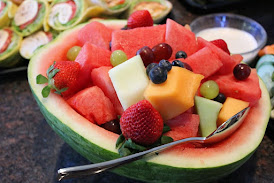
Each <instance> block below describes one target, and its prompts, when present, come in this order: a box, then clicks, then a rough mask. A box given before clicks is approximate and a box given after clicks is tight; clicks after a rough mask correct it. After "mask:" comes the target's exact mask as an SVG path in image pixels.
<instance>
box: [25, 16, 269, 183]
mask: <svg viewBox="0 0 274 183" xmlns="http://www.w3.org/2000/svg"><path fill="white" fill-rule="evenodd" d="M100 23H102V24H104V25H105V26H107V27H109V28H111V29H116V30H118V29H121V28H122V27H124V26H125V25H126V23H127V22H126V21H125V20H100ZM85 25H86V24H81V25H79V26H77V27H75V28H72V29H70V30H66V31H65V32H63V33H62V34H60V35H59V36H58V37H57V38H56V39H55V40H54V41H52V42H51V43H49V44H47V45H46V46H44V47H43V48H41V49H40V50H39V51H38V52H37V53H36V54H35V55H34V56H33V57H32V59H31V60H30V63H29V66H28V81H29V85H30V88H31V91H32V93H33V96H34V98H35V100H36V101H37V104H38V106H39V108H40V110H41V112H42V113H43V115H44V117H45V119H46V121H47V122H48V124H49V125H50V126H51V127H52V129H53V130H54V131H55V132H56V133H57V134H59V136H60V137H61V138H62V139H64V141H65V142H67V143H68V144H69V145H70V146H71V147H72V148H74V149H75V150H76V151H77V152H79V153H80V154H81V155H82V156H83V157H85V158H87V159H88V160H90V161H91V162H93V163H98V162H103V161H108V160H112V159H116V158H119V157H120V155H119V154H118V151H117V149H116V148H115V143H116V140H117V138H118V136H119V135H118V134H115V133H113V132H110V131H108V130H105V129H104V128H102V127H100V126H98V125H96V124H94V123H91V122H90V121H89V120H87V119H86V118H85V117H83V116H82V115H80V114H79V113H77V112H76V111H75V110H74V109H73V108H72V107H71V106H70V105H69V104H68V103H67V102H66V100H64V98H62V97H61V96H60V95H57V94H54V93H50V95H49V96H48V97H47V98H43V96H42V95H41V91H42V89H43V87H44V85H43V84H36V76H37V75H39V74H43V75H45V73H46V71H47V69H48V68H49V66H50V65H51V64H52V63H53V62H54V61H58V60H66V53H67V51H68V50H69V49H70V48H71V47H73V46H75V45H81V44H80V43H79V40H78V38H79V37H81V35H80V36H79V32H81V31H80V30H81V29H82V28H83V27H85ZM170 26H177V28H179V27H180V26H181V25H179V24H177V23H175V22H174V21H172V20H168V21H167V24H166V25H163V26H161V28H159V29H164V31H162V32H163V34H166V33H170V34H173V33H172V30H173V28H174V27H170ZM182 27H183V26H182ZM156 28H157V27H156ZM137 29H138V28H137ZM140 29H142V28H140ZM147 29H149V28H147ZM147 29H146V30H147ZM133 30H134V29H133ZM133 30H131V31H133ZM165 30H166V31H165ZM101 31H102V29H101ZM138 32H140V34H143V32H142V31H138ZM159 32H161V31H159ZM176 32H178V31H175V33H176ZM189 32H190V31H189ZM180 33H182V32H180ZM94 34H95V35H99V34H98V33H94ZM148 34H149V33H148ZM153 34H155V31H154V30H153ZM127 35H128V34H127ZM133 35H135V36H133V37H128V39H131V40H123V41H124V42H125V43H133V42H139V43H140V42H141V43H140V44H147V45H148V46H151V44H152V45H153V44H155V43H151V42H152V41H155V40H156V39H148V40H146V39H147V38H144V39H138V35H137V34H136V33H135V34H133ZM148 36H153V35H152V34H151V35H150V34H149V35H148ZM174 36H175V37H176V36H177V35H172V38H173V37H174ZM185 36H186V35H185ZM82 37H83V36H82ZM156 37H157V38H159V37H161V36H159V35H156ZM165 38H167V37H165ZM165 38H164V36H163V37H162V39H165ZM151 40H152V41H151ZM171 40H174V39H171ZM194 40H195V42H196V39H194ZM126 41H128V42H126ZM156 41H159V40H156ZM175 41H176V40H175ZM189 41H191V40H190V39H189ZM113 44H115V43H113V42H112V45H113ZM187 44H188V45H191V44H190V43H187ZM195 44H196V43H195ZM142 46H143V45H142ZM173 48H175V46H174V47H173ZM188 51H189V50H188ZM80 53H81V52H80ZM80 53H79V54H80ZM94 55H99V56H100V53H98V54H97V53H96V54H93V59H95V58H94ZM82 56H83V55H82ZM100 57H102V56H100ZM82 58H84V57H82ZM97 59H99V58H97ZM252 73H255V72H253V71H252ZM254 76H257V75H256V73H255V74H254ZM258 86H259V87H258V88H260V90H259V91H260V97H259V98H258V99H257V102H256V103H254V104H252V107H251V109H250V111H249V114H248V116H247V117H246V119H245V121H244V123H243V124H242V125H241V126H240V128H239V129H238V130H237V131H236V132H235V133H234V134H232V135H231V136H230V137H229V138H227V139H225V140H223V141H221V142H219V143H216V144H213V145H210V146H207V147H203V146H192V147H185V146H178V147H175V148H172V149H169V150H166V151H164V152H161V153H160V154H159V155H155V156H154V157H152V158H150V159H147V160H139V161H136V162H133V163H130V164H128V165H124V166H122V167H119V168H117V169H114V170H112V171H113V172H115V173H117V174H120V175H123V176H126V177H129V178H133V179H138V180H142V181H145V182H157V183H159V182H211V181H214V180H216V179H220V178H222V177H224V176H226V175H228V174H230V173H232V172H233V171H235V170H236V169H237V168H239V167H240V166H241V165H242V164H244V163H245V162H246V161H247V160H248V159H249V158H250V157H251V156H252V154H253V153H254V152H255V151H256V149H257V147H258V146H259V144H260V142H261V141H262V139H263V136H264V133H265V130H266V126H267V123H268V120H269V115H270V100H269V95H268V92H267V89H266V87H265V85H264V84H263V82H262V81H261V80H260V79H258ZM241 87H243V88H244V87H245V86H244V84H243V85H241ZM249 87H253V86H252V85H251V86H249ZM258 88H257V89H258ZM245 89H246V88H244V90H245ZM244 90H241V91H242V92H245V91H244ZM251 90H252V89H251V88H249V90H248V91H251ZM254 90H256V89H255V88H254ZM241 91H240V92H241ZM249 97H251V96H250V95H249ZM250 100H251V101H252V100H254V98H252V97H251V98H250ZM98 102H100V101H99V100H98Z"/></svg>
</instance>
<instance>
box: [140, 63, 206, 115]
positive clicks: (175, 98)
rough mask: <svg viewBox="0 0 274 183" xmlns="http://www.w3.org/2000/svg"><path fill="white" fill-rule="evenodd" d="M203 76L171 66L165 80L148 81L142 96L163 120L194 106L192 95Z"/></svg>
mask: <svg viewBox="0 0 274 183" xmlns="http://www.w3.org/2000/svg"><path fill="white" fill-rule="evenodd" d="M203 78H204V76H202V75H200V74H195V73H193V72H191V71H189V70H187V69H184V68H181V67H172V69H171V70H170V71H169V72H168V75H167V80H166V81H165V82H164V83H161V84H154V83H152V82H150V83H149V85H148V87H147V89H146V91H145V93H144V96H145V98H146V100H148V101H149V102H150V103H151V104H152V105H153V107H154V108H155V109H156V110H158V111H159V112H160V114H161V115H162V117H163V119H164V120H168V119H171V118H174V117H176V116H178V115H179V114H181V113H183V112H185V111H187V110H188V109H189V108H191V107H192V106H194V96H195V94H196V92H197V90H198V88H199V86H200V83H201V80H202V79H203Z"/></svg>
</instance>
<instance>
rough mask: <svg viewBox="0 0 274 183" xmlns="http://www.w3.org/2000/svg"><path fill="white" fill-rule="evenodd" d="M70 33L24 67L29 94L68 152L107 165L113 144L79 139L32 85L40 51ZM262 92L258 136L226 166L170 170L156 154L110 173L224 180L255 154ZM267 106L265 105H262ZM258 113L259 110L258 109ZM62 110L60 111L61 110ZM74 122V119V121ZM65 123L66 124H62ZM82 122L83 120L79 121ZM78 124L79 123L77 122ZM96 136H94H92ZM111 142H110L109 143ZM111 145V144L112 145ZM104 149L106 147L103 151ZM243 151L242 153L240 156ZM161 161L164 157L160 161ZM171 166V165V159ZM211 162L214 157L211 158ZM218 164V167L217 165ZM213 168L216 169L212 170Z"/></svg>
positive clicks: (261, 132) (267, 110) (179, 179)
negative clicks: (66, 144)
mask: <svg viewBox="0 0 274 183" xmlns="http://www.w3.org/2000/svg"><path fill="white" fill-rule="evenodd" d="M107 22H109V23H114V24H115V23H116V22H117V23H121V21H118V20H117V21H104V23H107ZM83 25H84V24H82V25H79V26H77V27H76V28H74V29H72V30H76V29H80V28H81V27H82V26H83ZM69 32H70V30H68V31H65V32H64V33H62V34H61V35H60V36H58V37H57V38H56V39H55V40H54V41H52V42H51V43H49V44H47V45H46V46H44V47H43V48H41V49H39V51H38V52H37V53H36V54H35V55H34V56H33V57H32V59H31V61H30V63H29V67H28V79H29V85H30V88H31V91H32V93H33V95H34V98H35V100H36V101H37V104H38V106H39V107H40V110H41V112H42V113H43V115H44V117H45V119H46V121H47V122H48V124H49V125H50V126H51V127H52V129H53V130H54V131H55V132H56V133H57V134H59V135H60V137H61V138H62V139H64V140H65V141H66V142H67V143H68V144H69V145H70V146H71V147H72V148H74V149H75V150H76V151H77V152H79V153H80V154H81V155H82V156H83V157H85V158H87V159H88V160H90V161H91V162H94V163H97V162H102V161H107V160H111V159H115V158H118V157H119V155H118V153H117V151H115V150H113V147H114V146H115V144H114V143H113V147H110V146H108V144H107V143H108V142H106V144H107V145H105V144H97V143H98V142H99V140H97V139H96V141H90V140H88V139H87V138H85V137H84V136H86V137H88V138H89V135H87V134H82V135H80V134H79V133H78V132H77V131H79V130H82V129H79V128H80V127H82V126H81V125H80V126H79V128H78V129H77V128H74V129H72V128H71V127H69V126H68V125H66V124H69V123H70V122H71V121H68V120H70V118H68V117H66V116H65V114H63V113H62V114H61V113H59V114H58V111H55V106H52V105H51V104H52V102H55V101H53V99H55V98H57V97H56V96H53V95H51V96H50V97H49V98H48V99H44V98H42V96H41V88H42V87H43V86H40V85H37V84H36V83H35V78H36V74H37V73H36V72H35V70H34V68H36V65H38V64H39V56H40V55H42V53H43V52H44V51H46V50H47V49H48V48H50V47H54V44H55V43H57V42H59V41H61V40H62V39H64V38H65V37H66V35H67V33H69ZM260 84H261V89H262V96H263V97H262V98H263V99H262V102H263V104H264V106H265V108H264V110H262V113H261V115H260V116H259V119H261V120H263V122H262V124H261V123H260V126H259V129H258V132H257V134H256V138H255V139H256V140H254V142H253V143H252V146H251V147H249V148H248V150H247V151H246V150H245V149H243V147H242V148H241V149H240V150H241V151H240V152H239V154H237V155H234V156H235V157H232V160H233V161H231V162H230V163H226V162H225V163H223V162H217V163H216V162H213V163H212V164H211V166H208V167H195V166H193V167H194V168H189V167H178V164H175V165H174V166H172V165H170V162H167V161H166V160H165V158H166V157H168V156H162V155H163V154H160V155H159V156H157V157H153V158H152V159H150V160H148V161H144V160H139V161H136V162H133V163H131V164H128V165H124V166H122V167H119V168H117V169H114V170H113V172H115V173H117V174H120V175H123V176H126V177H130V178H133V179H138V180H143V181H148V182H157V183H158V182H182V181H184V182H210V181H213V180H215V179H219V178H221V177H223V176H226V175H228V174H230V173H231V172H233V171H234V170H236V169H237V168H238V167H240V166H241V165H242V164H243V163H245V162H246V161H247V160H248V159H249V158H250V157H251V155H252V154H253V153H254V152H255V151H256V149H257V147H258V146H259V144H260V142H261V140H262V139H263V136H264V132H265V129H266V126H267V122H268V119H269V115H270V101H269V95H268V92H267V90H266V88H265V86H264V84H263V83H262V82H261V80H260ZM266 103H269V105H265V104H266ZM260 109H261V108H260ZM61 110H62V109H61ZM77 119H78V118H77ZM66 120H67V121H66ZM83 120H85V119H84V118H83ZM81 122H82V120H81ZM94 133H96V132H94ZM112 141H113V139H112ZM112 141H111V142H112ZM106 146H107V147H106ZM242 151H243V152H242ZM161 157H164V158H162V159H161ZM172 158H173V160H172V163H173V162H175V160H174V158H177V157H172ZM214 158H215V157H214ZM222 158H223V159H224V160H226V159H229V158H230V157H222ZM218 164H219V165H218ZM214 165H217V166H214Z"/></svg>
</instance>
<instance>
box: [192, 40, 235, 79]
mask: <svg viewBox="0 0 274 183" xmlns="http://www.w3.org/2000/svg"><path fill="white" fill-rule="evenodd" d="M197 43H198V49H201V48H204V47H208V48H210V49H211V51H212V52H213V53H214V54H216V55H217V56H218V57H219V59H220V60H221V61H222V63H223V66H222V67H221V68H220V69H219V70H218V74H228V73H231V72H232V71H233V69H234V67H235V66H236V65H237V64H238V63H239V62H240V61H239V59H238V57H237V58H234V57H231V56H230V55H229V54H227V53H226V52H225V51H223V50H222V49H221V48H219V47H217V46H215V45H214V44H213V43H211V42H209V41H206V40H205V39H203V38H201V37H198V38H197Z"/></svg>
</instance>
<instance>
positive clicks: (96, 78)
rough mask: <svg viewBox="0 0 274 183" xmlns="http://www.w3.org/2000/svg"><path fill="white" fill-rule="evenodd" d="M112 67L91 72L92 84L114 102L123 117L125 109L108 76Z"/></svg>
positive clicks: (103, 67)
mask: <svg viewBox="0 0 274 183" xmlns="http://www.w3.org/2000/svg"><path fill="white" fill-rule="evenodd" d="M111 68H112V67H109V66H102V67H99V68H95V69H93V70H92V71H91V80H92V83H93V84H94V85H96V86H98V87H99V88H101V90H102V91H103V92H104V94H105V95H106V96H107V97H108V98H109V99H110V101H111V102H112V104H113V106H114V109H115V111H116V113H117V114H118V115H122V113H123V112H124V109H123V107H122V105H121V103H120V101H119V99H118V97H117V94H116V92H115V89H114V87H113V84H112V82H111V80H110V77H109V75H108V71H109V70H110V69H111Z"/></svg>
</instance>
